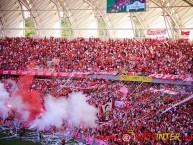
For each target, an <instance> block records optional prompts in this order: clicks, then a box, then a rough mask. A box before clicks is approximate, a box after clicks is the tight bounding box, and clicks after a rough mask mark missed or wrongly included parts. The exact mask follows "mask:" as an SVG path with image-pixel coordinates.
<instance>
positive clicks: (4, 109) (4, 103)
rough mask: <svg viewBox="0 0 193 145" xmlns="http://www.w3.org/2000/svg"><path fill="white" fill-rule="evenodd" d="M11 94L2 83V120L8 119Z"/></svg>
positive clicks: (0, 107)
mask: <svg viewBox="0 0 193 145" xmlns="http://www.w3.org/2000/svg"><path fill="white" fill-rule="evenodd" d="M8 100H9V92H7V90H6V89H5V88H4V85H3V84H2V83H0V118H2V119H6V118H7V117H8V112H9V106H8Z"/></svg>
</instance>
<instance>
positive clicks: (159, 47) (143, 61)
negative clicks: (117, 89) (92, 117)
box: [0, 38, 193, 75]
mask: <svg viewBox="0 0 193 145" xmlns="http://www.w3.org/2000/svg"><path fill="white" fill-rule="evenodd" d="M0 52H1V53H0V62H1V65H0V69H1V70H26V66H27V65H28V64H30V63H31V62H32V61H34V62H36V65H37V69H40V68H41V69H43V70H48V69H49V70H53V71H56V72H92V71H93V72H98V71H101V70H104V71H117V72H127V73H128V72H129V73H135V74H137V75H149V74H160V73H162V74H175V75H178V74H180V75H183V74H190V75H192V74H193V69H192V65H193V63H192V62H193V58H192V56H193V46H192V45H191V44H190V43H188V42H186V41H182V40H179V41H170V40H156V39H143V40H134V39H125V40H112V39H109V40H108V41H103V40H100V39H99V38H90V39H89V40H85V39H84V38H79V39H73V40H67V39H65V38H49V39H48V38H41V39H34V38H5V39H0Z"/></svg>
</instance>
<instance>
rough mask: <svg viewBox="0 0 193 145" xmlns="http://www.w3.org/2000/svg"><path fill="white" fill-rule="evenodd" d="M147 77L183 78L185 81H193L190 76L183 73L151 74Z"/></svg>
mask: <svg viewBox="0 0 193 145" xmlns="http://www.w3.org/2000/svg"><path fill="white" fill-rule="evenodd" d="M149 77H151V78H156V79H163V80H183V81H187V82H192V81H193V78H192V77H190V76H185V75H168V74H167V75H166V74H152V75H150V76H149Z"/></svg>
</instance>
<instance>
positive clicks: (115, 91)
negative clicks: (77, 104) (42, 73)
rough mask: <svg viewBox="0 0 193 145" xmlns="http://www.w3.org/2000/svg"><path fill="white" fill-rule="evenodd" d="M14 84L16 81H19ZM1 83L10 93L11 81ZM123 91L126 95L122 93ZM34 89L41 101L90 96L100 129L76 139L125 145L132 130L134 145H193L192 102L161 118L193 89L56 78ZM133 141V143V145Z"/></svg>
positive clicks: (41, 81) (85, 131)
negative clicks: (74, 94)
mask: <svg viewBox="0 0 193 145" xmlns="http://www.w3.org/2000/svg"><path fill="white" fill-rule="evenodd" d="M12 80H15V81H17V79H16V78H12ZM1 82H3V83H4V84H5V88H6V89H7V90H8V91H9V89H10V88H11V84H10V81H7V79H6V78H4V79H2V80H1ZM123 88H126V90H127V91H123ZM152 88H154V89H157V90H158V89H166V90H171V91H173V92H175V94H170V93H164V92H156V91H153V90H152ZM31 89H32V90H33V89H34V90H40V93H41V97H42V98H43V97H45V94H51V95H52V96H55V97H62V96H68V94H69V93H71V92H76V91H77V92H78V91H82V92H84V93H85V94H87V101H88V103H89V104H92V105H94V106H95V107H96V108H98V112H97V116H98V120H97V124H98V126H97V128H94V129H90V128H89V129H80V128H76V129H75V130H74V131H73V133H72V137H74V138H75V139H80V136H81V135H80V134H82V135H83V136H84V138H85V137H88V136H89V137H93V138H96V139H99V140H105V141H108V143H109V144H111V145H116V144H119V145H124V144H128V142H125V141H123V139H122V137H123V135H124V134H127V133H128V130H132V131H133V132H134V133H135V134H136V135H137V136H136V138H135V144H157V145H162V144H190V143H192V142H191V140H192V139H190V138H188V139H184V137H186V136H188V137H189V136H192V135H193V126H192V125H193V124H192V122H193V116H192V113H191V111H192V109H193V108H192V106H193V102H192V101H189V102H186V103H185V104H182V105H179V106H177V107H174V108H172V109H171V110H169V111H167V112H166V113H163V114H162V112H163V111H165V110H166V109H167V108H169V107H171V106H172V105H174V104H176V103H178V102H180V101H182V100H183V99H185V98H187V97H188V96H190V95H191V94H192V93H193V92H192V90H193V89H192V86H180V85H169V84H153V83H152V84H149V83H136V82H121V81H108V80H92V79H63V78H55V79H35V80H34V83H33V85H32V88H31ZM105 106H109V108H108V109H106V108H105ZM65 129H66V126H64V128H63V130H64V131H65ZM159 133H170V134H171V133H176V134H177V133H179V134H180V137H179V138H180V141H179V140H178V139H174V138H173V139H172V140H170V137H168V138H166V136H165V137H164V138H156V137H155V136H156V135H155V134H159ZM153 135H154V136H153ZM182 137H183V139H182ZM133 141H134V140H132V139H130V143H131V142H133Z"/></svg>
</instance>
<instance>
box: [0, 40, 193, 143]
mask: <svg viewBox="0 0 193 145" xmlns="http://www.w3.org/2000/svg"><path fill="white" fill-rule="evenodd" d="M192 56H193V46H192V45H191V44H189V43H188V42H186V41H182V40H178V41H170V40H156V39H143V40H135V39H124V40H112V39H109V40H107V41H103V40H100V39H98V38H90V39H89V40H85V39H84V38H79V39H73V40H67V39H65V38H49V39H48V38H41V39H35V38H5V39H0V62H1V65H0V70H21V71H22V70H27V69H29V68H27V67H26V66H29V64H30V63H31V62H35V63H36V64H35V66H36V68H35V69H37V70H41V71H53V72H98V71H107V72H112V71H115V72H119V73H125V74H137V75H145V76H147V75H150V74H160V73H162V74H175V75H184V74H186V75H191V76H192V75H193V69H192V65H193V63H192V62H193V58H192ZM10 79H11V80H14V81H16V82H17V80H18V78H16V77H15V78H14V77H13V78H10V76H4V77H2V78H1V80H0V82H1V83H4V86H5V88H6V89H7V90H8V91H9V90H10V89H11V83H10V81H7V80H10ZM31 89H32V90H39V91H40V93H41V97H42V98H43V97H44V96H45V94H51V95H52V96H55V97H62V96H68V94H69V93H71V92H78V91H82V92H84V93H85V94H87V101H88V102H89V104H92V105H94V106H95V107H96V108H98V112H97V116H98V120H97V124H98V127H97V128H94V129H80V128H77V129H76V130H75V131H74V134H73V135H72V136H73V137H74V138H76V139H79V136H77V134H82V135H83V136H84V137H87V136H89V137H94V138H96V139H99V140H106V141H108V144H110V145H124V144H128V142H125V141H124V140H123V138H122V137H123V135H124V134H126V133H128V130H132V131H133V132H134V133H135V134H137V136H136V137H135V141H134V139H133V138H132V135H133V134H131V139H130V142H129V143H130V144H131V142H135V143H134V144H137V145H149V144H155V145H162V144H168V145H169V144H174V145H175V144H180V145H183V144H191V143H192V142H191V140H192V139H189V140H183V139H182V137H186V136H189V137H192V136H193V114H192V110H193V101H192V100H191V101H189V102H186V103H184V104H182V105H179V106H176V107H174V108H172V109H170V110H169V111H167V112H165V113H163V114H162V112H163V111H164V110H165V109H167V108H169V107H171V106H172V105H174V104H176V103H178V102H180V101H182V100H183V99H185V98H187V97H188V96H190V95H191V94H193V88H192V85H190V86H183V85H170V84H153V83H143V82H142V83H137V82H123V81H112V80H103V79H89V78H82V79H81V78H79V79H75V78H66V79H65V78H60V77H54V78H35V79H34V82H33V85H32V86H31ZM161 89H162V90H170V92H172V93H168V92H167V93H166V92H164V91H161V92H160V91H155V90H161ZM5 124H6V122H5ZM64 130H65V127H64ZM155 133H156V134H157V133H180V139H181V140H178V138H176V139H173V140H170V139H168V138H166V137H164V138H161V139H159V138H158V139H155V136H153V135H154V134H155ZM148 134H150V135H149V136H148ZM140 135H144V136H140ZM133 137H134V135H133Z"/></svg>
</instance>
